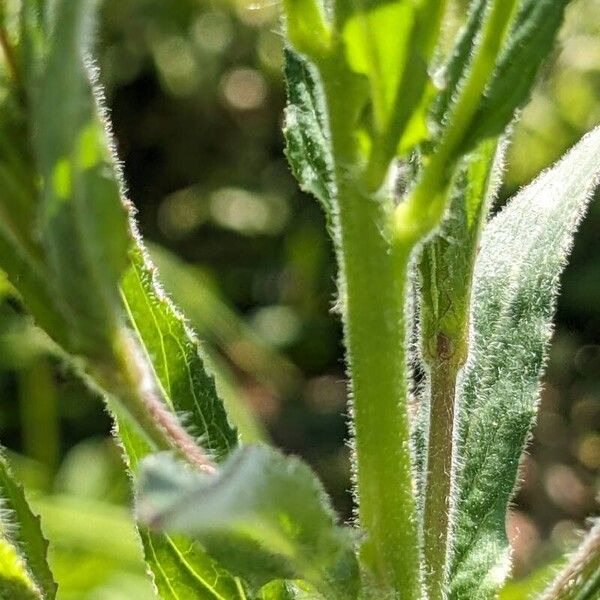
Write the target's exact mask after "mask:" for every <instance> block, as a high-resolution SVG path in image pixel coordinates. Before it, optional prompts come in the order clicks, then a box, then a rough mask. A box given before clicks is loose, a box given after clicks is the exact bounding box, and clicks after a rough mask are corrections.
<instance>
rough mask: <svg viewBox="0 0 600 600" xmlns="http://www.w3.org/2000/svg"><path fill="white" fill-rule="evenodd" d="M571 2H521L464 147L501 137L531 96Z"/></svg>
mask: <svg viewBox="0 0 600 600" xmlns="http://www.w3.org/2000/svg"><path fill="white" fill-rule="evenodd" d="M569 2H570V0H524V1H523V2H522V3H521V6H520V7H519V12H518V14H517V15H516V17H515V22H514V24H513V26H512V28H511V30H510V33H509V35H508V40H507V42H506V44H505V47H504V48H503V51H502V53H501V55H500V57H499V58H498V62H497V67H496V69H495V71H494V74H493V77H492V79H491V81H490V83H489V84H488V87H487V89H486V91H485V96H484V98H483V100H482V102H481V105H480V106H479V109H478V111H477V114H476V115H475V117H474V119H473V128H472V129H471V130H470V132H469V136H468V138H467V140H466V142H465V147H467V148H469V147H471V145H472V144H474V143H476V142H477V141H479V140H481V139H482V138H486V137H492V136H496V135H499V134H501V133H502V132H503V131H504V129H505V128H506V126H507V125H508V124H509V123H510V121H511V120H512V119H513V116H514V114H515V110H517V109H519V108H521V107H522V106H523V105H524V104H525V103H526V102H527V101H528V100H529V97H530V95H531V89H532V87H533V84H534V83H535V81H536V77H537V74H538V72H539V69H540V66H541V64H542V63H543V62H544V61H545V60H546V59H547V57H548V55H549V53H550V51H551V50H552V47H553V46H554V42H555V40H556V34H557V32H558V29H559V27H560V26H561V24H562V21H563V16H564V12H565V8H566V7H567V5H568V4H569Z"/></svg>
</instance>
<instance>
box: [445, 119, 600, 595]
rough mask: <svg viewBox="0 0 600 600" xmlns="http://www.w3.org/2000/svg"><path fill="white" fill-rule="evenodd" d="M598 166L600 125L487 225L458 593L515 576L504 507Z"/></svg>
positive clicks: (474, 339) (477, 286)
mask: <svg viewBox="0 0 600 600" xmlns="http://www.w3.org/2000/svg"><path fill="white" fill-rule="evenodd" d="M599 173H600V129H596V130H594V131H593V132H592V133H590V134H589V135H587V136H586V137H585V138H584V139H583V140H582V141H581V142H580V143H579V144H578V145H577V146H575V147H574V148H573V149H572V150H571V151H570V152H569V153H568V154H567V155H566V156H565V157H564V158H563V159H562V160H561V161H560V162H559V163H557V165H556V166H554V167H553V168H552V169H550V170H548V171H546V172H545V173H543V174H542V175H541V176H540V177H539V178H538V179H537V180H536V181H535V182H534V183H533V184H531V185H530V186H529V187H527V188H525V189H524V190H523V191H522V192H520V193H519V194H518V195H517V196H516V197H515V198H514V199H513V200H512V201H511V202H510V203H509V205H508V206H507V207H506V208H505V209H504V210H502V211H501V212H500V214H499V215H497V216H496V217H495V218H494V219H493V220H492V221H491V223H490V224H489V225H488V227H487V229H486V230H485V231H484V235H483V239H482V242H481V248H480V252H479V256H478V259H477V263H476V268H475V277H474V293H473V294H474V296H473V304H472V335H471V340H470V354H469V359H468V362H467V364H466V366H465V371H464V373H463V375H462V377H461V379H460V381H459V393H458V407H457V411H458V417H457V418H458V425H459V432H458V440H457V445H458V448H457V456H456V457H455V461H454V462H455V464H458V465H460V466H461V467H460V470H459V472H458V475H457V481H456V487H455V494H454V496H455V502H454V507H453V511H454V515H455V517H454V518H455V519H456V533H455V538H454V541H453V544H452V554H451V557H450V558H451V594H450V597H451V598H456V599H459V598H465V597H469V598H478V599H485V598H494V597H495V596H496V594H497V592H498V590H499V588H500V586H501V585H502V583H503V581H504V579H505V577H506V575H507V572H508V568H509V545H508V540H507V537H506V532H505V515H506V510H507V506H508V503H509V501H510V499H511V497H512V494H513V490H514V488H515V485H516V480H517V473H518V468H519V461H520V459H521V455H522V452H523V449H524V446H525V444H526V441H527V439H528V437H529V435H530V431H531V427H532V424H533V421H534V418H535V413H536V409H537V403H538V396H539V387H540V375H541V373H542V370H543V367H544V364H545V359H546V349H547V345H548V341H549V339H550V335H551V320H552V316H553V314H554V307H555V299H556V294H557V290H558V283H559V276H560V273H561V271H562V269H563V268H564V265H565V262H566V256H567V254H568V251H569V250H570V248H571V245H572V238H573V233H574V231H575V229H576V228H577V225H578V224H579V222H580V220H581V218H582V216H583V213H584V212H585V209H586V206H587V204H588V201H589V200H590V198H591V195H592V193H593V191H594V189H595V187H596V183H597V180H598V174H599Z"/></svg>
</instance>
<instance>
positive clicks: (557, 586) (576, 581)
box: [540, 521, 600, 600]
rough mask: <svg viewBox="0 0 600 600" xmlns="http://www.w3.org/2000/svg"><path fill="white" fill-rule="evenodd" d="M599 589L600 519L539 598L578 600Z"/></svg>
mask: <svg viewBox="0 0 600 600" xmlns="http://www.w3.org/2000/svg"><path fill="white" fill-rule="evenodd" d="M599 590H600V521H597V522H596V523H595V524H594V526H593V527H592V529H591V530H590V532H589V533H588V535H587V536H586V538H585V539H584V540H583V542H582V543H581V546H580V547H579V549H578V550H577V551H576V552H575V554H573V556H572V557H571V560H570V561H569V562H568V564H567V565H566V566H565V567H564V569H563V570H562V571H561V572H560V573H559V575H558V577H557V578H556V579H555V580H554V581H553V582H552V584H551V585H550V587H549V588H548V589H547V590H546V591H545V592H544V593H543V594H542V596H541V598H540V600H578V599H584V598H592V597H594V598H595V597H596V596H595V595H593V596H592V594H594V593H595V594H597V593H598V591H599Z"/></svg>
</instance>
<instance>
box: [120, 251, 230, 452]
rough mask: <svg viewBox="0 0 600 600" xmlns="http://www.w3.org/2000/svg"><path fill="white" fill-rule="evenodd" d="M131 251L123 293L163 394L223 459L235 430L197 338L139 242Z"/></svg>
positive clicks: (208, 447) (204, 441)
mask: <svg viewBox="0 0 600 600" xmlns="http://www.w3.org/2000/svg"><path fill="white" fill-rule="evenodd" d="M139 243H141V242H139ZM130 255H131V265H130V267H129V269H128V270H127V272H126V274H125V276H124V278H123V281H122V284H121V289H122V296H123V300H124V302H125V305H126V307H127V310H128V313H129V316H130V320H131V324H132V325H133V327H134V328H135V330H136V331H137V333H138V335H139V339H140V341H141V343H142V346H143V348H144V349H145V351H146V354H147V357H148V360H149V362H150V363H151V364H152V366H153V369H154V373H155V374H156V378H157V380H158V381H159V382H160V385H161V387H162V390H163V392H164V393H163V396H164V398H165V399H166V401H167V402H168V403H169V404H170V406H171V408H172V409H173V410H174V411H175V412H177V413H178V414H180V415H181V416H182V418H183V419H184V421H185V422H186V425H187V426H188V427H189V429H190V431H191V433H192V434H193V435H195V436H197V437H198V438H199V439H200V440H201V444H202V446H203V447H204V448H205V449H206V450H207V451H208V452H210V453H211V454H212V455H213V456H214V457H215V458H216V459H217V460H218V459H221V458H223V457H224V456H226V455H227V454H228V453H229V452H231V450H232V449H233V448H234V447H235V446H236V444H237V432H236V430H235V429H234V428H233V427H232V426H231V425H230V423H229V421H228V419H227V414H226V413H225V409H224V408H223V404H222V402H221V400H220V398H219V397H218V395H217V391H216V388H215V382H214V379H213V377H212V376H211V375H209V374H208V373H207V371H206V368H205V365H204V362H203V360H202V357H201V355H200V348H199V345H198V341H197V339H196V338H195V337H194V335H193V334H192V332H191V330H190V329H189V328H188V327H187V325H186V323H185V321H184V319H183V317H182V316H181V315H180V314H179V313H178V312H177V310H176V309H175V308H174V306H173V304H172V303H171V302H170V301H169V299H168V298H167V297H166V296H165V294H164V293H163V292H162V290H161V288H160V284H159V283H158V280H157V279H156V275H155V269H154V268H153V267H152V266H151V263H150V262H149V258H148V257H147V256H146V255H145V253H144V251H143V250H142V249H141V246H136V247H135V248H134V249H133V250H132V251H131V254H130Z"/></svg>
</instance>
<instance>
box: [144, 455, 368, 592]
mask: <svg viewBox="0 0 600 600" xmlns="http://www.w3.org/2000/svg"><path fill="white" fill-rule="evenodd" d="M138 514H139V516H140V519H141V520H142V522H145V523H148V524H150V525H151V526H152V527H154V528H159V529H163V530H165V531H175V532H180V533H185V534H187V535H188V536H192V537H194V538H195V539H198V540H200V541H201V543H202V545H203V546H204V547H205V548H206V549H207V551H208V552H209V553H210V554H211V556H213V557H214V558H216V559H217V560H218V561H219V562H221V563H222V564H223V565H224V566H225V567H226V568H228V569H229V570H230V571H231V572H233V573H236V574H238V575H240V576H242V577H244V578H246V579H247V580H248V582H249V583H250V584H251V585H253V586H255V587H256V588H258V587H261V586H262V585H264V584H266V583H268V582H269V581H271V580H273V579H305V580H307V581H309V582H310V583H312V584H313V585H314V586H315V587H316V588H317V589H320V590H321V591H323V592H324V593H325V595H327V594H329V596H328V597H335V598H354V597H356V594H357V580H356V577H357V565H356V560H355V557H354V552H353V549H352V546H353V540H352V536H351V535H350V532H349V531H348V530H346V529H343V528H341V527H339V526H337V525H336V524H335V518H334V514H333V511H332V509H331V507H330V505H329V501H328V500H327V497H326V495H325V493H324V491H323V489H322V487H321V484H320V483H319V481H318V479H317V478H316V477H315V475H314V474H313V473H312V471H311V470H310V469H309V468H308V467H307V466H306V465H304V463H302V462H301V461H299V460H298V459H296V458H286V457H283V456H282V455H280V454H278V453H277V452H275V451H274V450H272V449H269V448H267V447H263V446H248V447H246V448H244V449H240V450H238V451H237V452H235V453H234V454H233V455H232V456H231V457H230V458H229V459H228V460H227V462H226V463H224V464H223V466H222V470H221V471H220V472H219V473H218V474H217V475H213V476H206V475H202V474H199V473H195V472H192V471H190V470H184V469H182V468H181V467H179V468H178V467H177V465H176V464H174V463H172V462H170V461H168V460H167V459H165V458H164V457H161V456H159V457H151V458H149V459H148V460H147V462H146V466H145V469H144V471H143V476H142V479H141V482H140V496H139V500H138Z"/></svg>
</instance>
